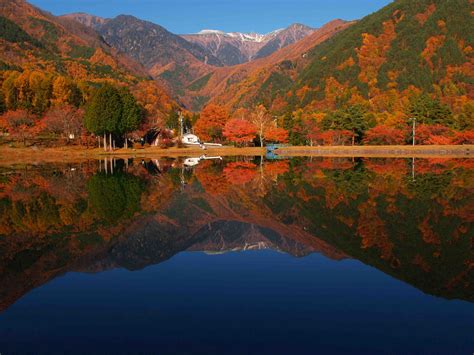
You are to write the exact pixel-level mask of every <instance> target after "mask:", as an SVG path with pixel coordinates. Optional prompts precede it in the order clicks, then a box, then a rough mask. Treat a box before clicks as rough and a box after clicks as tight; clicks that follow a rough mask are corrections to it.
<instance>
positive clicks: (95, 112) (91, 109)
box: [84, 84, 122, 150]
mask: <svg viewBox="0 0 474 355" xmlns="http://www.w3.org/2000/svg"><path fill="white" fill-rule="evenodd" d="M121 118H122V98H121V95H120V92H119V91H118V90H117V89H116V88H115V87H113V86H112V85H110V84H105V85H103V86H102V87H101V88H99V89H98V90H97V91H96V92H95V94H94V95H93V97H92V99H91V101H90V103H89V105H88V106H87V109H86V113H85V115H84V126H85V127H86V129H87V130H88V131H89V132H92V133H94V134H97V135H103V136H104V149H105V150H107V135H109V144H110V146H112V140H111V138H112V134H118V133H120V121H121Z"/></svg>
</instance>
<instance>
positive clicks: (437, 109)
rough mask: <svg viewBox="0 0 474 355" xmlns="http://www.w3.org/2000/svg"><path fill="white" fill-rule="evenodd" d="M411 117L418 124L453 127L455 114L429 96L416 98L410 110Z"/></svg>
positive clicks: (422, 95) (423, 95) (424, 95)
mask: <svg viewBox="0 0 474 355" xmlns="http://www.w3.org/2000/svg"><path fill="white" fill-rule="evenodd" d="M409 114H410V117H414V118H416V120H417V122H418V123H423V124H444V125H453V124H454V120H453V114H452V112H451V110H450V109H449V107H448V106H447V105H445V104H443V103H441V102H440V101H439V100H437V99H433V98H431V97H430V96H429V95H427V94H421V95H419V96H417V97H416V98H414V99H413V100H412V102H411V105H410V108H409Z"/></svg>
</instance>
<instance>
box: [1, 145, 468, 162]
mask: <svg viewBox="0 0 474 355" xmlns="http://www.w3.org/2000/svg"><path fill="white" fill-rule="evenodd" d="M265 152H266V151H265V148H263V149H262V148H259V147H253V148H235V147H220V148H211V149H207V150H202V149H199V148H168V149H161V148H157V147H149V148H144V149H118V150H115V151H113V152H104V151H103V150H102V149H98V148H95V149H86V148H83V147H61V148H37V147H27V148H11V147H8V146H0V164H3V165H5V164H12V163H13V164H14V163H32V164H35V163H42V162H44V163H46V162H76V161H84V160H89V159H102V158H104V157H106V156H113V157H117V158H125V157H129V158H132V157H133V158H140V157H143V158H147V157H148V158H150V157H197V156H201V155H203V154H205V155H208V156H235V155H246V156H259V155H264V154H265ZM276 153H277V154H279V155H282V156H288V157H292V156H337V157H464V158H466V157H468V158H470V157H474V145H463V146H415V147H413V146H354V147H352V146H324V147H296V146H295V147H284V148H280V149H278V150H277V151H276Z"/></svg>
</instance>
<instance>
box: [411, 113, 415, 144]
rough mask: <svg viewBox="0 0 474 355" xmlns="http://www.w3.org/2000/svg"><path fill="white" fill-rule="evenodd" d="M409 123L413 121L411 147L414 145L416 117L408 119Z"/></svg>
mask: <svg viewBox="0 0 474 355" xmlns="http://www.w3.org/2000/svg"><path fill="white" fill-rule="evenodd" d="M410 121H413V146H414V145H415V142H416V141H415V135H416V117H412V118H410Z"/></svg>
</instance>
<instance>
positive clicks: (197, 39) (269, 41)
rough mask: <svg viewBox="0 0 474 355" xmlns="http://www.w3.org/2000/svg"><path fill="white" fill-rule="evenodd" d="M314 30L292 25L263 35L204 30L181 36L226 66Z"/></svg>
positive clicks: (263, 53) (262, 54)
mask: <svg viewBox="0 0 474 355" xmlns="http://www.w3.org/2000/svg"><path fill="white" fill-rule="evenodd" d="M313 32H314V29H313V28H310V27H308V26H305V25H301V24H293V25H291V26H289V27H288V28H285V29H280V30H276V31H273V32H271V33H268V34H264V35H262V34H258V33H240V32H231V33H225V32H222V31H216V30H203V31H201V32H199V33H197V34H188V35H183V36H182V37H183V38H185V39H186V40H188V41H190V42H192V43H196V44H198V45H200V46H201V47H202V48H205V49H207V50H208V51H210V52H211V53H212V54H213V55H214V56H216V57H217V58H219V59H220V60H221V62H222V63H224V64H225V65H226V66H232V65H237V64H242V63H246V62H249V61H251V60H254V59H258V58H264V57H266V56H269V55H271V54H272V53H274V52H275V51H277V50H279V49H281V48H284V47H286V46H288V45H290V44H292V43H295V42H297V41H299V40H301V39H302V38H304V37H306V36H307V35H309V34H311V33H313Z"/></svg>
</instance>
